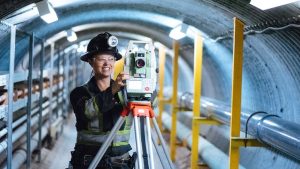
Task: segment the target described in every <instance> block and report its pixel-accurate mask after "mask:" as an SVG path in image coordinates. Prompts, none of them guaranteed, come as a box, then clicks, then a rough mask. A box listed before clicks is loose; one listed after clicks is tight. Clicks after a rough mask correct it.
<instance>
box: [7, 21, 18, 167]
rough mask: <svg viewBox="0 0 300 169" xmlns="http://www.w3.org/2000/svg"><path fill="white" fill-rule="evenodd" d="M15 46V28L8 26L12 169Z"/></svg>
mask: <svg viewBox="0 0 300 169" xmlns="http://www.w3.org/2000/svg"><path fill="white" fill-rule="evenodd" d="M15 44H16V26H14V25H12V26H10V53H9V78H8V112H7V115H6V117H7V121H6V126H7V168H8V169H11V168H12V148H13V147H12V122H13V104H14V100H13V90H14V70H15V50H16V49H15Z"/></svg>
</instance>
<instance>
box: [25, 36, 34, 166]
mask: <svg viewBox="0 0 300 169" xmlns="http://www.w3.org/2000/svg"><path fill="white" fill-rule="evenodd" d="M33 53H34V34H33V33H32V34H31V36H30V43H29V65H28V85H27V87H28V95H27V97H28V100H27V109H26V112H27V113H26V114H27V130H26V142H27V144H26V159H27V160H26V168H31V167H30V166H31V97H32V68H33V67H32V65H33V63H32V62H33Z"/></svg>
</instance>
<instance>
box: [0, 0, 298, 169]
mask: <svg viewBox="0 0 300 169" xmlns="http://www.w3.org/2000/svg"><path fill="white" fill-rule="evenodd" d="M259 3H264V7H261V6H259V5H257V4H259ZM268 5H269V6H271V7H270V8H267V7H266V6H268ZM272 5H273V6H272ZM53 11H54V13H56V16H57V18H56V20H54V21H51V23H47V21H45V20H44V19H43V18H42V15H43V12H48V13H52V14H53ZM0 18H1V23H0V49H1V50H0V124H1V125H0V126H1V129H0V130H1V131H0V133H1V134H0V136H1V138H0V139H1V140H0V145H1V146H0V166H1V168H9V169H11V168H68V167H69V161H70V159H71V151H73V149H74V145H75V143H76V127H75V123H76V118H75V115H74V112H73V107H72V105H71V103H70V93H71V91H72V90H73V89H74V88H76V87H78V86H81V85H83V84H85V83H86V82H87V81H88V80H89V79H90V78H91V77H92V76H93V73H92V68H91V66H90V65H89V64H88V63H86V62H82V61H81V60H80V56H82V55H83V54H84V53H85V52H87V46H88V43H89V42H90V40H91V39H92V38H93V37H95V36H97V35H98V34H99V33H103V32H109V33H111V34H112V35H114V36H116V37H117V38H118V46H117V47H118V50H119V53H120V54H121V55H122V56H123V58H125V56H126V52H128V51H127V48H128V44H129V42H130V41H132V40H135V41H147V42H151V44H153V47H154V49H153V51H154V56H155V58H156V60H157V64H156V66H157V67H159V66H160V65H159V64H160V62H161V61H163V60H161V57H162V56H164V57H165V60H164V61H163V62H164V64H163V65H162V67H159V68H160V69H159V70H158V73H157V76H158V77H159V78H157V87H156V88H157V92H158V93H159V92H160V90H162V89H164V92H163V93H159V95H158V96H157V100H158V103H157V104H158V106H157V105H156V108H154V111H155V113H156V115H157V118H158V117H159V115H158V114H160V115H161V116H162V117H161V118H162V119H158V122H159V124H161V125H162V126H160V127H161V129H162V131H161V132H162V135H163V137H164V138H165V141H166V144H167V149H168V152H169V151H171V152H172V150H173V153H168V155H166V156H169V155H171V163H172V167H173V168H179V169H181V168H182V169H183V168H212V169H214V168H217V169H219V168H231V169H233V168H234V167H232V166H231V164H232V159H234V158H235V159H237V161H235V163H236V164H237V165H236V166H238V168H247V169H248V168H249V169H270V168H273V169H300V122H299V121H300V100H298V99H299V98H300V66H299V65H300V29H299V28H300V24H299V23H300V1H297V0H294V1H293V0H291V1H288V0H283V1H282V2H280V0H276V1H275V0H274V1H266V0H265V1H256V0H185V1H179V0H173V1H168V0H162V1H155V0H126V1H117V0H86V1H83V0H73V1H71V0H64V1H59V0H43V1H40V0H9V1H5V0H1V1H0ZM237 23H239V24H240V25H243V27H242V28H237V27H236V24H237ZM178 27H181V29H183V28H185V32H184V33H185V35H184V37H183V38H181V39H174V38H172V37H170V36H169V35H170V32H171V31H172V30H174V29H175V28H178ZM238 30H239V31H240V32H241V34H240V37H239V39H238V38H236V37H237V36H236V34H237V33H236V32H237V31H238ZM72 34H75V35H76V38H75V39H71V40H70V39H69V38H70V37H71V36H69V35H72ZM73 38H74V37H73ZM199 39H200V42H199V41H197V40H199ZM238 40H240V41H238ZM198 43H200V44H201V45H200V47H199V46H197V45H198ZM237 47H240V48H241V50H242V51H241V54H242V63H241V64H242V70H240V73H241V74H242V76H241V79H238V78H234V76H233V75H234V71H235V69H234V66H233V65H234V63H235V60H234V59H235V57H234V56H235V52H234V51H235V49H236V48H237ZM199 50H200V51H201V52H200V53H201V58H202V60H201V65H200V64H199V63H200V62H197V63H196V60H197V59H196V58H198V57H200V56H198V55H199V53H197V51H199ZM198 61H199V60H198ZM117 62H118V61H117ZM116 64H117V63H116ZM120 64H121V63H120ZM176 65H177V67H176ZM199 67H200V68H199ZM235 68H236V67H235ZM175 69H178V70H177V71H174V70H175ZM199 71H200V73H199ZM161 72H164V75H162V76H160V73H161ZM195 75H198V76H195ZM199 78H201V80H200V82H201V83H200V85H199V84H198V87H199V88H196V87H195V86H196V82H197V80H196V79H198V80H199ZM234 80H239V82H240V85H241V96H240V99H238V100H237V102H240V109H238V110H239V112H238V113H239V114H240V116H238V117H240V118H239V121H238V124H235V125H234V126H239V125H240V126H239V128H238V129H240V130H238V136H237V137H239V138H240V139H241V140H242V141H241V142H242V143H241V146H238V148H237V152H238V153H234V154H232V152H231V151H232V149H235V150H236V147H233V148H232V144H233V143H232V142H233V141H234V139H235V138H237V137H233V135H232V133H231V131H232V129H234V127H233V123H231V122H232V121H231V120H232V117H233V115H232V110H233V109H234V108H235V107H234V106H232V103H233V100H234V99H233V94H232V93H233V91H235V88H234V87H233V86H234V85H233V83H234ZM161 81H162V83H159V82H161ZM177 83H178V84H177ZM160 85H161V86H160ZM196 93H201V98H200V96H198V99H199V100H196V98H197V94H196ZM297 98H298V99H297ZM194 100H196V101H200V102H199V103H197V102H195V101H194ZM197 105H198V108H201V109H200V112H199V111H198V116H199V113H200V114H201V118H206V119H210V120H211V121H213V122H214V123H213V124H214V125H208V124H203V125H202V124H201V126H200V124H198V126H200V127H199V128H198V129H197V133H196V134H197V136H196V137H197V140H199V142H198V141H197V147H196V149H197V150H195V147H194V148H193V146H192V144H193V142H194V141H195V139H194V135H193V134H192V133H193V130H194V127H193V126H194V121H195V119H196V118H200V117H195V116H194V115H195V111H193V109H195V107H197ZM199 106H200V107H199ZM174 114H175V115H174ZM196 114H197V112H196ZM174 119H175V121H174ZM175 123H176V124H177V128H174V124H175ZM216 124H218V125H216ZM131 130H134V129H133V127H132V128H131ZM174 130H175V131H174ZM176 131H177V132H176ZM194 131H195V130H194ZM173 133H175V135H173ZM132 135H133V134H131V136H132ZM172 136H174V137H172ZM198 137H199V139H198ZM247 138H248V140H249V138H250V139H251V141H253V142H255V143H257V144H259V146H251V145H250V144H249V145H248V144H247ZM172 139H173V140H172ZM174 139H175V141H174ZM132 140H134V139H132ZM251 141H248V143H249V142H251ZM175 142H176V144H174V143H175ZM131 144H132V147H133V150H134V149H135V148H136V147H135V142H134V141H133V142H132V143H131ZM172 144H174V145H172ZM172 146H173V148H174V147H175V149H173V148H172ZM198 146H199V149H198ZM150 147H151V146H150ZM159 148H161V145H159ZM170 149H171V150H170ZM193 149H194V150H195V151H194V150H193ZM193 151H194V152H196V155H195V154H193ZM156 153H157V154H163V153H162V150H161V151H158V150H157V152H156ZM155 156H156V157H155V163H159V164H156V165H155V166H154V168H165V167H164V166H165V165H166V164H163V163H166V161H168V160H166V159H162V160H161V161H162V162H161V163H160V162H156V160H158V161H159V159H158V155H155ZM236 156H237V158H236ZM193 157H196V158H197V161H193ZM165 158H168V157H165ZM193 162H194V164H195V163H196V164H197V165H196V166H193V165H192V163H193ZM170 166H171V165H170Z"/></svg>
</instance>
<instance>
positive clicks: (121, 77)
mask: <svg viewBox="0 0 300 169" xmlns="http://www.w3.org/2000/svg"><path fill="white" fill-rule="evenodd" d="M127 79H129V74H128V73H124V72H121V73H120V74H118V76H117V78H116V80H115V81H114V83H113V84H112V87H111V90H112V93H113V95H115V94H116V93H117V92H118V91H120V90H121V87H123V86H125V85H126V84H125V83H124V81H125V80H127Z"/></svg>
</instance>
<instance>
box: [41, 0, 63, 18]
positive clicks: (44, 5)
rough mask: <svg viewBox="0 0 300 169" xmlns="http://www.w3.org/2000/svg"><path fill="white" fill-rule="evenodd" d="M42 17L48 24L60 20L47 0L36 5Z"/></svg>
mask: <svg viewBox="0 0 300 169" xmlns="http://www.w3.org/2000/svg"><path fill="white" fill-rule="evenodd" d="M36 6H37V8H38V11H39V15H40V17H41V18H42V19H43V20H44V21H45V22H46V23H52V22H55V21H57V20H58V18H57V15H56V12H55V11H54V9H53V7H52V6H51V4H50V3H49V2H48V1H47V0H43V1H41V2H38V3H36Z"/></svg>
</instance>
